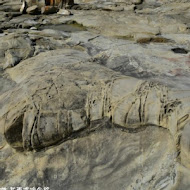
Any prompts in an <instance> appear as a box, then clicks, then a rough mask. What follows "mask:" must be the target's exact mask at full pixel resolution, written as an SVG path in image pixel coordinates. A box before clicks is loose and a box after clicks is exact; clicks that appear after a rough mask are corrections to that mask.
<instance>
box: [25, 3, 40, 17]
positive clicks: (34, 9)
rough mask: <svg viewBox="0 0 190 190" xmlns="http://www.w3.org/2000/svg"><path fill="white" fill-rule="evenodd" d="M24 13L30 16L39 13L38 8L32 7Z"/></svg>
mask: <svg viewBox="0 0 190 190" xmlns="http://www.w3.org/2000/svg"><path fill="white" fill-rule="evenodd" d="M26 12H27V13H28V14H31V15H35V14H38V13H39V10H38V6H37V5H34V6H31V7H29V8H27V9H26Z"/></svg>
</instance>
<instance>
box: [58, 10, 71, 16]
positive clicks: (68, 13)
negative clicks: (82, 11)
mask: <svg viewBox="0 0 190 190" xmlns="http://www.w3.org/2000/svg"><path fill="white" fill-rule="evenodd" d="M57 14H59V15H64V16H69V15H71V11H68V10H66V9H60V10H59V12H58V13H57Z"/></svg>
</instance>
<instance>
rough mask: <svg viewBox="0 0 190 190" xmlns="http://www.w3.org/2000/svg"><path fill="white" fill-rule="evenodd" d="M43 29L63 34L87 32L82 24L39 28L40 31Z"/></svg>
mask: <svg viewBox="0 0 190 190" xmlns="http://www.w3.org/2000/svg"><path fill="white" fill-rule="evenodd" d="M43 29H53V30H59V31H63V32H80V31H86V28H85V27H84V26H82V25H80V24H76V23H74V24H58V25H42V26H40V27H39V30H43Z"/></svg>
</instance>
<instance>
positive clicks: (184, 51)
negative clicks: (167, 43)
mask: <svg viewBox="0 0 190 190" xmlns="http://www.w3.org/2000/svg"><path fill="white" fill-rule="evenodd" d="M171 50H172V51H173V52H174V53H179V54H188V51H187V50H186V49H184V48H173V49H171Z"/></svg>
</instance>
